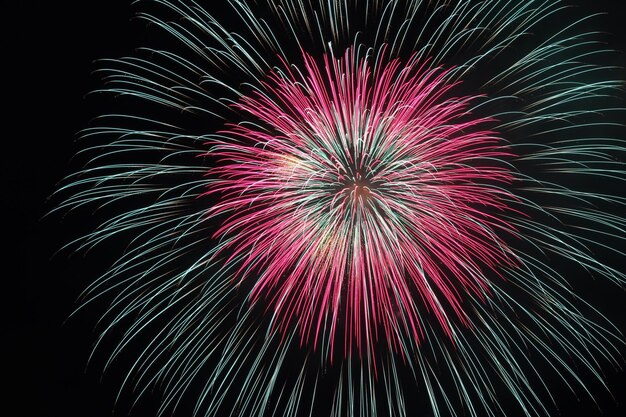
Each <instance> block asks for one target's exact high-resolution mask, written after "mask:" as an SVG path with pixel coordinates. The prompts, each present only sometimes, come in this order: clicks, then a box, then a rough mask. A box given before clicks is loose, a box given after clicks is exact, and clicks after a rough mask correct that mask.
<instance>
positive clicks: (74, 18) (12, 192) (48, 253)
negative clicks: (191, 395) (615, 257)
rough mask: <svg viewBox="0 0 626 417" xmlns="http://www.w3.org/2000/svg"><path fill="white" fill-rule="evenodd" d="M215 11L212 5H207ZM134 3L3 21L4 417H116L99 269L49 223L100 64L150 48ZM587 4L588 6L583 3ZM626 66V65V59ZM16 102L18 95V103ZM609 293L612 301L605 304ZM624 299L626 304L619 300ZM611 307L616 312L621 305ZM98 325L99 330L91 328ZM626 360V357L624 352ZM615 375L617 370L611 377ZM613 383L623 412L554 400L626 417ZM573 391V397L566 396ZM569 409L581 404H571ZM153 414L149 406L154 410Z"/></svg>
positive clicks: (617, 385)
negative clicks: (84, 296)
mask: <svg viewBox="0 0 626 417" xmlns="http://www.w3.org/2000/svg"><path fill="white" fill-rule="evenodd" d="M207 2H210V0H207ZM128 3H129V2H127V1H111V0H89V1H62V2H49V1H27V2H25V1H18V0H15V1H3V3H2V12H0V16H2V17H1V19H2V30H3V32H4V33H3V35H2V52H1V55H0V57H1V58H0V59H1V60H2V69H3V72H4V76H3V77H2V79H1V81H2V92H3V94H2V97H1V99H2V104H3V107H4V110H2V112H1V113H0V114H2V118H3V123H2V131H1V133H0V137H2V145H1V146H2V148H1V149H2V154H1V155H2V156H1V158H2V170H3V175H2V180H3V181H2V192H1V195H2V208H3V210H4V216H3V217H2V219H3V221H4V224H5V227H4V230H5V233H3V234H2V237H3V238H4V239H2V240H3V243H4V245H5V248H4V250H3V251H2V252H3V253H4V255H5V256H6V260H5V262H4V263H5V265H6V266H7V268H4V273H3V274H2V289H3V291H2V304H3V305H4V306H5V307H6V308H7V310H8V312H7V315H5V316H4V317H5V318H7V320H6V321H5V323H6V324H5V326H4V331H3V340H4V343H3V345H4V346H5V347H6V348H8V353H5V355H4V366H5V368H6V369H5V372H3V375H5V378H3V379H4V382H6V383H8V386H9V390H8V392H6V389H5V394H8V398H9V404H11V403H12V404H13V411H10V410H11V409H12V407H11V406H10V405H6V404H4V406H3V408H4V410H9V412H8V413H7V412H6V411H5V412H3V414H4V415H18V416H59V417H60V416H64V417H72V416H90V417H98V416H112V415H127V414H128V410H127V409H126V408H124V407H121V408H120V409H119V410H117V411H116V410H114V404H115V395H116V388H117V386H118V385H119V384H118V379H117V377H119V376H116V375H115V372H112V375H110V374H105V375H104V377H103V376H102V372H101V369H99V368H98V367H97V366H93V367H88V366H87V360H88V354H89V351H90V347H91V345H92V343H93V342H94V340H95V337H96V334H95V333H93V332H92V328H93V327H94V325H95V322H94V321H93V320H91V319H93V317H92V316H91V317H78V318H76V319H72V320H69V321H66V319H67V318H68V316H69V315H70V313H71V312H72V310H73V309H74V308H75V307H76V304H75V301H76V299H77V297H78V295H79V293H80V291H81V290H82V289H84V287H85V286H86V285H87V283H89V282H90V280H91V279H92V278H93V277H92V276H90V273H91V272H92V271H97V270H99V268H100V265H98V263H99V262H100V260H99V259H93V258H90V259H88V260H85V259H83V258H81V257H80V256H75V257H73V258H71V259H70V260H69V261H68V254H67V253H64V252H62V253H61V254H60V255H56V256H55V255H54V252H55V251H56V250H57V249H58V248H60V247H61V246H62V245H63V244H64V243H67V240H68V239H69V238H70V237H71V236H75V234H73V233H75V230H72V228H73V227H75V225H74V226H72V225H67V224H66V223H64V222H62V221H61V220H60V219H59V217H58V216H56V217H52V218H44V219H42V217H43V216H44V214H45V213H46V212H47V211H48V210H50V209H51V208H52V207H51V205H50V204H49V203H48V202H47V199H48V197H49V196H50V195H51V193H52V192H53V190H54V189H55V186H56V184H57V183H58V181H59V180H61V178H62V177H63V176H64V175H67V174H69V173H70V158H71V155H72V154H73V153H74V152H75V151H76V150H77V147H76V146H75V143H74V138H75V135H76V132H77V131H79V130H80V129H82V128H84V127H86V126H87V125H88V123H89V120H90V118H92V117H94V116H96V115H97V114H98V112H99V110H100V109H99V108H98V106H97V105H93V104H91V103H90V100H88V99H85V97H84V95H85V94H86V93H88V92H89V91H91V90H93V89H95V88H97V87H99V86H100V83H99V81H98V79H97V77H95V76H93V75H92V74H91V72H92V71H93V70H94V69H95V68H96V66H95V65H94V63H93V61H94V60H95V59H98V58H105V57H118V56H122V55H126V54H130V53H132V51H133V48H134V47H136V46H141V45H142V38H143V37H144V36H145V33H144V32H143V31H142V28H141V24H134V23H132V22H131V21H130V18H131V16H132V13H133V12H132V10H131V7H130V5H129V4H128ZM579 3H581V2H580V1H579ZM581 4H583V6H584V7H587V8H589V9H590V10H595V11H607V12H609V13H608V15H607V16H605V17H603V18H602V21H603V22H604V24H605V25H606V29H607V31H608V32H610V33H611V34H612V35H610V36H609V37H608V39H609V41H610V43H611V46H612V47H613V48H615V49H617V50H621V51H626V24H624V22H625V21H626V12H625V11H626V6H625V5H624V2H622V1H615V0H613V1H612V0H596V1H593V2H588V3H581ZM621 62H622V63H623V64H626V60H625V59H624V56H623V55H621ZM7 93H8V94H7ZM596 291H598V292H596V293H595V294H592V298H593V299H594V300H595V301H596V302H600V304H603V300H605V299H606V300H610V302H608V301H607V303H606V305H607V306H608V307H607V308H608V309H609V313H608V314H609V315H610V316H611V318H612V319H615V320H616V321H617V322H618V324H620V325H621V328H622V329H625V328H626V327H625V326H624V321H625V320H624V317H623V316H624V309H623V308H622V307H621V305H620V301H619V300H622V301H621V302H623V300H624V293H623V291H621V290H619V289H616V288H615V287H612V286H606V287H603V286H600V289H596ZM603 291H604V292H603ZM616 294H617V295H616ZM611 303H612V304H611ZM90 320H91V321H90ZM622 351H624V350H622ZM605 368H606V367H605ZM606 378H607V381H608V384H609V387H610V388H611V390H612V392H613V393H614V395H615V400H613V399H611V398H610V397H609V396H608V395H606V394H605V393H603V392H602V391H601V389H599V388H598V387H594V389H593V391H594V392H595V393H599V394H598V401H599V405H600V407H601V408H602V410H603V412H604V414H600V412H598V411H596V410H594V407H593V405H592V404H591V403H590V400H588V399H582V405H581V404H579V403H577V402H576V401H575V400H574V397H572V396H568V395H569V394H565V393H560V392H558V391H559V387H558V386H557V387H554V389H553V390H552V391H553V392H554V394H555V397H557V398H559V397H560V396H561V394H563V396H564V398H565V399H566V401H565V404H562V403H560V405H561V409H560V414H557V415H561V416H563V417H570V416H578V415H583V414H579V412H580V410H584V412H585V413H586V412H591V413H592V414H591V415H597V416H599V415H604V416H606V417H612V416H624V415H626V405H625V404H624V403H625V402H626V393H625V390H624V387H623V384H624V381H625V380H626V376H625V374H624V372H623V371H616V370H613V369H610V368H609V369H607V373H606ZM563 391H565V388H563ZM155 397H156V395H155ZM568 399H570V400H568ZM146 402H148V403H149V402H150V397H148V399H147V400H146ZM152 412H153V408H152V407H150V405H146V404H144V405H140V406H138V407H137V409H136V410H135V412H134V413H131V415H132V416H143V415H152V414H151V413H152Z"/></svg>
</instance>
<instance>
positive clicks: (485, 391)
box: [59, 0, 626, 417]
mask: <svg viewBox="0 0 626 417" xmlns="http://www.w3.org/2000/svg"><path fill="white" fill-rule="evenodd" d="M226 6H228V9H229V10H230V11H231V12H232V20H221V19H218V18H217V17H216V16H217V14H218V13H217V11H216V13H215V14H212V13H213V12H212V10H210V9H208V8H204V7H202V6H201V5H200V4H198V3H196V2H194V1H184V0H158V1H157V0H153V1H139V2H138V7H141V8H142V10H144V11H142V12H140V13H139V14H138V16H139V17H140V18H141V19H143V20H145V21H147V22H149V23H150V24H151V27H156V28H158V29H159V30H160V31H161V32H163V33H165V34H166V35H168V36H169V37H170V38H171V39H174V40H175V42H176V43H175V44H174V46H172V47H171V48H169V49H167V50H163V49H144V50H142V51H139V52H138V54H137V55H136V56H133V57H126V58H121V59H116V60H107V61H103V62H104V65H103V66H102V70H101V73H102V74H103V78H104V80H105V81H106V86H105V88H104V89H103V91H105V92H107V93H114V94H116V95H119V96H121V97H122V99H128V100H130V102H132V103H135V104H136V103H142V104H143V106H141V108H139V107H134V108H136V109H137V110H136V113H134V114H111V115H105V116H103V117H102V118H100V119H99V121H98V122H97V123H98V124H97V125H96V126H94V127H92V128H90V129H87V130H86V131H85V132H84V135H83V141H85V142H86V143H88V145H86V146H85V150H84V153H85V154H87V155H91V157H90V158H89V160H88V161H87V164H86V167H85V168H84V169H82V170H81V171H80V172H78V173H77V174H76V175H75V176H71V177H70V178H69V180H68V182H67V184H66V185H65V186H64V187H63V189H62V190H60V193H65V194H64V202H63V203H62V204H60V207H59V209H60V210H62V209H67V208H77V207H80V206H83V205H94V204H96V205H100V206H112V207H115V206H116V204H117V203H119V202H124V208H123V209H122V210H119V211H118V212H117V214H113V215H111V216H109V217H107V218H105V219H104V220H103V221H102V224H101V225H100V227H99V228H97V229H96V230H95V231H93V232H92V233H90V234H89V235H87V236H86V237H85V238H82V239H79V240H78V241H77V242H78V243H79V245H80V246H81V247H83V248H86V247H91V246H94V245H97V244H98V243H100V242H101V241H103V240H109V239H110V240H124V242H125V243H124V249H125V251H124V252H123V253H122V254H121V255H120V258H119V260H118V261H117V262H116V263H115V264H114V265H113V266H112V267H111V269H110V270H109V271H108V272H107V273H105V274H104V275H103V276H102V277H101V278H100V279H99V280H97V281H96V282H95V283H94V284H93V285H92V286H91V287H90V288H89V289H88V291H87V292H86V301H85V305H87V304H89V303H90V302H92V301H93V300H96V299H108V300H110V301H111V304H110V308H109V309H108V310H107V311H106V312H105V314H104V318H103V322H108V323H110V325H109V326H107V327H105V328H104V330H103V331H102V335H101V339H99V340H104V338H106V337H107V336H108V335H109V334H110V333H112V330H113V329H115V328H118V327H121V326H128V327H127V328H126V329H125V331H124V334H123V335H122V336H121V337H120V338H119V340H118V341H119V345H118V347H117V348H116V349H115V351H114V352H113V354H112V355H111V359H110V362H109V363H108V364H107V366H108V365H109V364H110V363H111V362H112V361H113V359H115V358H116V357H117V356H118V355H119V354H120V352H122V351H124V350H126V349H128V348H129V346H131V345H132V346H134V345H135V344H136V343H137V341H140V340H145V337H149V339H148V340H149V341H148V342H146V343H144V344H143V345H142V349H141V353H140V354H139V355H137V357H136V360H135V361H134V363H133V364H132V366H131V369H130V370H129V372H128V377H127V379H126V381H125V382H124V385H125V386H127V385H134V387H135V388H136V392H137V393H138V397H141V395H142V393H144V392H145V391H146V390H148V389H149V388H150V387H152V386H154V384H156V383H162V384H163V386H164V387H165V388H164V397H163V402H162V405H161V408H160V410H161V412H162V413H165V412H166V411H167V410H171V409H173V408H175V407H176V406H177V405H178V404H179V403H180V402H181V401H189V400H191V399H193V401H195V404H197V406H196V408H195V410H194V411H195V413H197V414H198V415H206V416H217V415H233V414H235V415H258V416H266V415H267V416H270V415H272V416H273V415H279V416H283V417H296V416H300V415H331V416H333V417H339V416H350V417H353V416H360V417H371V416H378V415H387V414H388V415H390V416H405V415H406V414H407V412H408V411H407V410H408V409H409V405H408V403H409V402H410V401H409V400H410V398H411V396H412V395H413V393H414V392H420V393H421V394H423V398H426V400H427V403H428V407H429V408H430V409H431V412H432V414H433V415H435V416H437V417H439V416H445V415H459V414H460V413H465V414H467V415H470V416H476V417H478V416H497V415H504V414H506V412H507V410H506V409H505V407H503V406H502V405H501V403H502V402H501V401H500V396H501V395H503V390H504V395H507V396H508V397H509V398H511V399H512V401H513V403H515V404H516V405H517V407H518V408H519V409H520V410H521V411H522V413H523V414H524V415H526V416H529V417H530V416H541V415H548V414H549V406H548V405H546V404H545V401H544V398H545V395H546V394H547V395H548V397H549V395H550V392H549V390H548V389H546V387H548V386H549V384H548V382H546V381H544V374H543V371H542V369H546V368H548V369H550V370H551V371H553V374H554V375H556V376H557V377H558V378H559V380H561V381H563V382H565V384H566V385H567V386H568V387H570V388H571V389H572V390H583V391H586V392H588V389H587V387H586V385H585V384H584V382H583V378H582V377H581V375H582V373H588V374H591V375H592V376H593V377H595V378H597V379H598V380H599V381H600V382H601V381H602V377H601V374H600V363H599V360H598V359H597V358H603V360H607V361H610V362H612V363H615V360H614V359H613V358H615V357H616V356H617V355H618V354H619V349H620V347H619V346H620V345H621V344H622V341H621V337H620V336H619V332H618V331H617V330H616V329H614V328H613V327H612V325H611V324H610V322H609V321H608V320H606V319H605V318H603V317H602V316H601V315H599V314H597V312H596V311H595V310H593V308H591V307H590V306H588V305H587V304H586V303H585V302H584V301H583V299H582V298H581V297H580V296H579V295H578V294H576V292H575V291H574V290H573V289H572V286H571V283H570V282H569V279H568V276H567V272H566V271H565V270H564V269H563V270H562V269H560V267H559V265H557V263H555V262H554V259H558V260H562V261H564V262H567V268H570V269H575V270H576V271H577V272H576V273H577V274H578V273H581V274H582V273H585V274H592V275H594V276H597V277H602V278H604V279H607V280H609V281H612V282H614V283H616V284H618V285H623V284H624V282H625V281H626V279H625V276H624V273H623V272H622V271H620V270H618V269H616V268H614V267H612V266H611V265H610V264H608V263H605V262H603V261H602V260H600V258H599V257H596V256H595V255H594V251H595V250H604V251H606V252H608V253H612V254H613V255H614V256H623V255H622V254H621V252H620V250H619V249H615V248H612V247H609V245H607V244H605V243H603V242H604V239H611V240H612V241H615V242H619V243H620V244H622V245H623V241H624V239H625V237H626V236H625V234H624V228H625V226H626V224H625V223H626V221H625V220H624V219H623V218H622V216H621V215H618V214H619V212H618V210H622V211H623V206H624V203H625V200H624V197H623V196H621V195H617V194H616V193H615V191H614V190H615V189H620V187H622V188H623V185H624V182H623V181H624V180H625V179H626V175H625V174H626V172H625V170H624V168H623V165H622V164H621V163H620V162H619V161H618V160H617V159H616V158H619V157H620V156H621V155H623V153H624V151H625V150H626V149H625V148H624V146H623V143H622V142H621V141H620V140H619V139H617V138H618V134H617V133H616V132H618V130H616V129H618V127H619V126H618V125H619V124H618V123H615V122H614V121H613V120H615V118H614V114H616V112H617V111H620V110H621V109H619V106H618V105H611V104H610V103H613V102H614V101H612V100H613V98H612V97H613V96H618V95H619V94H620V93H619V88H620V86H621V81H619V80H616V79H615V75H614V72H612V68H611V67H609V66H603V65H598V64H596V63H593V62H594V60H595V59H596V57H599V58H598V59H600V60H601V59H602V57H604V56H608V55H609V54H610V51H607V50H604V49H602V48H601V47H600V46H599V45H600V44H599V42H598V41H597V34H596V33H595V32H593V31H589V30H585V25H587V23H588V21H589V19H592V18H593V16H589V17H583V18H581V19H579V20H573V21H572V22H571V23H570V24H566V25H561V26H558V25H556V24H555V22H558V23H562V22H560V20H559V19H560V16H561V15H562V14H563V13H564V9H565V6H563V5H562V4H561V3H560V2H558V1H538V0H535V1H526V2H509V1H501V0H486V1H453V2H443V1H428V2H426V1H401V0H388V1H382V0H380V1H371V2H362V1H359V0H352V1H345V2H328V1H322V0H319V1H318V0H309V1H295V0H282V1H265V0H257V1H249V2H248V1H242V0H233V1H229V2H228V3H227V4H226ZM207 7H208V6H207ZM535 32H538V33H536V34H534V33H535ZM531 34H532V35H531ZM591 57H593V59H591ZM601 103H604V104H601ZM607 103H608V104H607ZM154 108H158V109H161V110H159V116H158V117H154V116H151V110H150V109H154ZM596 131H597V132H603V133H602V134H600V133H595V132H596ZM590 132H591V133H590ZM604 136H606V137H604ZM572 177H576V178H584V179H586V180H587V181H589V180H599V179H602V180H603V181H607V182H610V183H611V184H613V185H616V187H615V188H613V189H607V190H606V191H602V190H600V189H599V187H595V186H594V187H589V186H587V184H586V182H585V181H574V182H572V181H571V180H570V178H572ZM128 207H131V208H130V209H129V208H128ZM616 213H618V214H616ZM129 234H130V235H132V237H131V238H129V239H126V240H125V239H124V236H126V237H127V236H129ZM588 312H592V313H593V314H596V316H595V317H594V318H589V316H588ZM129 321H130V324H129ZM564 358H573V359H575V361H576V365H573V364H571V363H570V362H568V361H566V360H565V359H564ZM407 381H410V383H409V384H407ZM197 386H201V387H202V388H201V389H196V388H195V387H197ZM328 387H331V388H330V390H331V391H332V393H331V396H330V398H332V401H330V402H329V401H324V400H323V399H322V397H323V394H322V392H323V391H325V390H328V389H329V388H328ZM446 387H448V388H446ZM449 387H453V388H452V389H450V388H449ZM192 397H193V398H192Z"/></svg>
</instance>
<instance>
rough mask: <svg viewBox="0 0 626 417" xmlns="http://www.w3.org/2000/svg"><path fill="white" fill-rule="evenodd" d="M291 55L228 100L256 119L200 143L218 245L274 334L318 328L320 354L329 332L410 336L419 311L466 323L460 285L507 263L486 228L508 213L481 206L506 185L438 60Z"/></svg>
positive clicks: (353, 340)
mask: <svg viewBox="0 0 626 417" xmlns="http://www.w3.org/2000/svg"><path fill="white" fill-rule="evenodd" d="M303 55H304V63H305V65H304V68H305V70H306V71H304V72H303V73H300V72H296V71H292V70H290V69H288V68H289V67H288V66H287V64H285V68H286V69H285V70H284V71H275V72H274V73H273V74H271V75H270V77H269V81H268V82H266V83H265V85H264V86H265V89H266V92H264V93H261V92H258V91H257V92H255V93H253V94H251V95H250V96H248V97H245V98H243V99H242V100H241V102H240V103H239V104H237V108H239V109H240V110H243V111H244V112H246V113H248V114H249V115H251V116H253V120H258V123H254V124H246V125H243V124H242V125H231V126H229V127H228V130H226V131H225V132H222V134H223V135H225V136H227V137H228V140H225V141H224V142H219V143H211V145H212V151H211V152H212V154H213V155H216V156H217V157H218V158H220V159H221V164H220V166H219V167H217V168H215V169H213V170H212V172H211V174H214V175H215V177H217V178H218V179H217V180H216V181H215V182H213V183H211V185H210V186H209V190H208V191H207V194H216V193H219V194H220V202H219V203H218V204H217V205H216V206H215V207H213V208H212V212H211V214H212V215H218V214H224V215H225V220H224V222H223V224H222V225H221V227H220V228H219V230H218V231H217V232H216V237H218V238H219V239H220V240H221V242H222V247H221V249H220V252H221V253H222V254H228V255H225V256H228V257H229V259H228V262H227V264H229V265H232V264H233V262H236V263H237V265H238V269H237V272H236V274H235V277H236V278H235V279H236V280H237V281H242V280H246V279H252V280H254V288H253V290H252V293H251V299H252V300H253V301H254V300H257V299H259V298H261V297H262V298H264V299H265V300H266V301H267V302H268V305H270V306H271V309H273V316H274V318H273V322H274V323H275V326H278V327H279V328H280V329H281V330H282V332H283V335H284V334H286V333H287V329H288V328H289V326H292V325H296V326H297V328H298V330H299V333H300V335H301V343H302V344H304V343H305V342H306V341H307V340H312V341H313V346H314V347H315V348H317V347H318V346H319V344H320V341H322V340H323V338H325V337H326V335H329V336H328V337H327V339H326V340H328V344H329V346H328V347H329V350H330V355H329V356H330V358H332V357H333V351H334V350H336V348H335V347H333V345H334V344H336V343H337V339H338V338H340V337H341V336H340V334H343V339H344V352H345V353H346V354H347V353H349V352H355V351H356V352H358V354H359V355H362V354H363V352H364V351H367V352H368V353H372V352H373V349H374V346H375V344H376V343H377V342H379V341H380V340H381V338H384V339H382V340H384V341H385V342H386V343H387V344H388V345H389V346H390V347H392V348H393V349H394V350H396V351H402V349H399V347H400V344H401V343H403V341H402V340H403V335H404V336H406V335H409V336H410V337H411V338H412V339H413V340H415V341H416V342H418V343H419V341H420V340H421V339H422V338H423V326H424V324H423V323H422V321H423V320H424V316H425V313H427V314H432V315H434V316H435V317H436V319H437V321H438V323H439V324H440V325H441V328H442V329H443V331H444V332H445V333H446V334H447V335H448V336H449V337H450V338H451V339H452V334H451V332H452V331H453V330H452V328H453V326H451V320H454V319H456V320H459V321H460V322H461V323H463V324H464V325H466V326H470V321H469V319H468V317H467V314H466V311H464V307H463V299H464V298H465V297H468V296H471V297H477V298H479V299H484V297H487V296H489V284H488V280H489V277H488V276H487V274H491V275H492V276H497V275H498V269H499V268H500V267H502V266H506V265H512V264H514V263H515V262H516V260H515V257H514V255H512V254H511V253H510V252H509V251H508V250H507V245H506V243H505V242H504V241H503V240H502V238H501V237H499V235H501V234H502V233H503V232H504V233H511V232H512V227H511V225H509V224H507V223H506V221H504V220H503V216H497V217H496V216H493V215H490V214H489V213H490V212H493V211H507V210H510V208H509V207H508V206H507V200H508V201H512V200H513V199H514V198H513V197H512V195H511V194H509V193H508V192H507V191H506V190H505V188H506V187H505V186H506V185H507V184H509V183H511V181H512V175H511V174H510V172H508V171H507V169H505V168H504V167H503V166H502V163H500V164H499V165H498V164H495V163H494V162H492V161H495V160H500V161H502V158H507V157H508V156H510V154H509V152H508V151H507V150H506V149H504V148H503V146H502V141H501V140H500V139H499V138H498V137H497V136H496V135H495V134H494V132H492V131H490V130H489V129H488V128H486V125H487V124H488V123H489V121H490V120H488V119H484V118H475V117H472V115H471V113H470V112H469V111H468V107H469V106H470V104H471V102H472V100H473V99H474V98H475V97H471V96H463V97H455V96H453V94H452V92H453V90H454V87H455V86H454V84H450V83H447V82H446V76H447V75H448V72H447V71H445V70H442V69H430V70H426V66H425V65H424V63H420V62H418V60H417V59H410V60H409V61H408V64H406V65H402V63H401V62H400V61H399V60H397V59H396V60H392V61H390V62H388V63H386V64H383V63H382V58H381V59H380V60H379V61H377V62H376V65H372V64H371V63H370V62H368V60H367V59H363V58H361V59H357V58H355V53H354V50H348V51H347V52H346V54H345V55H344V56H343V57H342V58H339V59H335V58H333V57H328V56H325V57H324V60H323V65H320V64H318V63H317V62H315V60H314V59H313V58H312V57H311V56H310V55H308V54H306V53H303ZM212 176H213V175H212ZM343 295H345V296H343ZM340 329H342V330H340ZM381 333H382V334H381Z"/></svg>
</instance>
